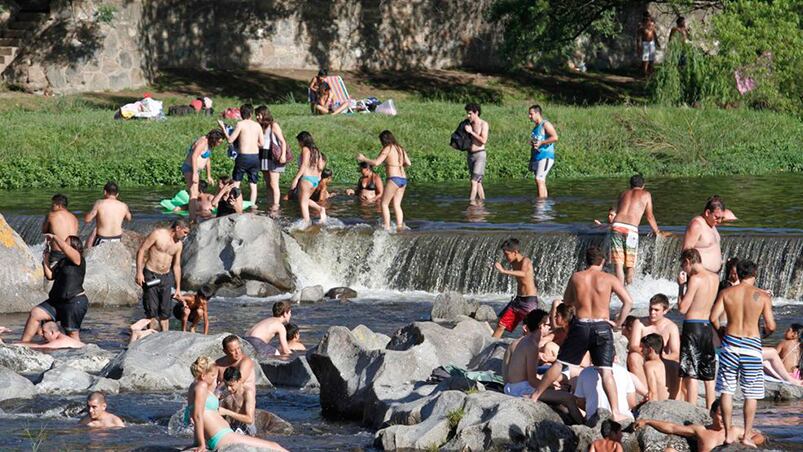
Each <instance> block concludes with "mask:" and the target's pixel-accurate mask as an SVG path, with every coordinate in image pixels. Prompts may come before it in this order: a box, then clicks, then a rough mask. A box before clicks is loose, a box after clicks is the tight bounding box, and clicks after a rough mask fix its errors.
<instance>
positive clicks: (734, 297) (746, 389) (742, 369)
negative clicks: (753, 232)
mask: <svg viewBox="0 0 803 452" xmlns="http://www.w3.org/2000/svg"><path fill="white" fill-rule="evenodd" d="M736 272H737V273H738V274H739V281H740V282H739V284H737V285H735V286H732V287H728V288H727V289H724V290H722V291H721V292H720V293H719V295H718V296H717V300H716V302H715V303H714V308H713V309H712V310H711V323H712V325H713V326H714V328H715V329H716V330H717V331H720V328H719V317H720V316H721V315H722V313H723V311H724V312H725V317H726V318H727V320H728V325H727V326H725V327H724V330H725V331H724V335H723V336H722V352H721V353H720V354H719V370H718V372H717V387H716V389H717V391H719V392H721V393H722V396H721V398H720V400H721V401H722V418H723V420H724V424H725V444H731V443H733V442H735V441H736V440H737V439H739V438H738V436H737V432H736V430H735V429H734V427H733V393H734V392H736V380H737V379H738V380H739V389H741V391H742V396H743V397H744V434H743V436H742V438H741V440H742V444H744V445H745V446H748V447H756V444H755V443H754V442H753V440H752V438H751V435H752V433H753V418H755V415H756V403H757V402H756V401H757V400H759V399H762V398H764V370H763V364H762V358H761V339H762V335H761V334H759V321H760V320H761V317H762V316H763V317H764V334H763V337H764V338H766V337H768V336H769V335H771V334H772V333H773V332H774V331H775V318H774V317H773V315H772V299H771V298H770V297H769V295H768V294H767V292H766V291H764V290H761V289H759V288H757V287H756V286H755V284H756V264H754V263H753V262H751V261H739V264H738V265H737V266H736ZM720 334H721V332H720Z"/></svg>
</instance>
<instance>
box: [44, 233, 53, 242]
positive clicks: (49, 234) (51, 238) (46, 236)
mask: <svg viewBox="0 0 803 452" xmlns="http://www.w3.org/2000/svg"><path fill="white" fill-rule="evenodd" d="M44 236H45V240H47V241H48V242H52V241H54V240H56V236H55V235H53V234H51V233H49V232H45V233H44Z"/></svg>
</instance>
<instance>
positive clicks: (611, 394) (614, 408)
mask: <svg viewBox="0 0 803 452" xmlns="http://www.w3.org/2000/svg"><path fill="white" fill-rule="evenodd" d="M597 370H598V371H599V373H600V375H601V376H602V389H604V390H605V395H606V396H608V403H609V404H610V405H611V415H612V416H613V419H614V420H615V421H618V420H620V419H624V416H623V415H622V412H621V411H619V399H618V398H617V394H616V381H614V379H613V370H612V369H611V368H602V367H599V368H597Z"/></svg>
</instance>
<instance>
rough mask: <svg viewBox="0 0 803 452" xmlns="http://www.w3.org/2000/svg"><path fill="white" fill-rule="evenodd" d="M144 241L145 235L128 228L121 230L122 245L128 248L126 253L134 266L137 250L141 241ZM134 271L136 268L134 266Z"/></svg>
mask: <svg viewBox="0 0 803 452" xmlns="http://www.w3.org/2000/svg"><path fill="white" fill-rule="evenodd" d="M144 241H145V235H143V234H140V233H139V232H137V231H132V230H130V229H126V230H123V240H122V243H123V246H125V249H127V250H128V254H130V255H131V262H133V263H134V266H135V267H136V262H137V261H136V259H137V252H138V251H139V247H140V245H142V242H144ZM135 271H136V268H135Z"/></svg>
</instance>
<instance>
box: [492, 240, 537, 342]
mask: <svg viewBox="0 0 803 452" xmlns="http://www.w3.org/2000/svg"><path fill="white" fill-rule="evenodd" d="M502 254H504V255H505V260H507V262H508V263H509V264H510V267H511V268H512V270H506V269H505V268H504V267H502V264H501V263H500V262H496V263H495V264H494V267H496V271H498V272H499V273H501V274H503V275H508V276H513V277H515V278H516V296H515V297H513V300H511V301H510V303H508V304H507V306H505V308H504V309H502V312H500V313H499V323H498V324H497V326H496V331H494V333H493V337H496V338H499V337H502V334H503V333H504V332H505V330H507V331H508V332H513V330H515V329H516V327H517V326H518V325H519V323H520V322H521V321H522V320H524V317H525V316H526V315H527V313H528V312H530V311H532V310H533V309H535V308H537V307H538V296H537V295H538V290H537V289H536V287H535V275H534V274H533V261H531V260H530V258H528V257H525V256H524V255H523V254H521V244H520V243H519V241H518V240H517V239H514V238H510V239H507V240H505V241H504V242H502Z"/></svg>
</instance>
